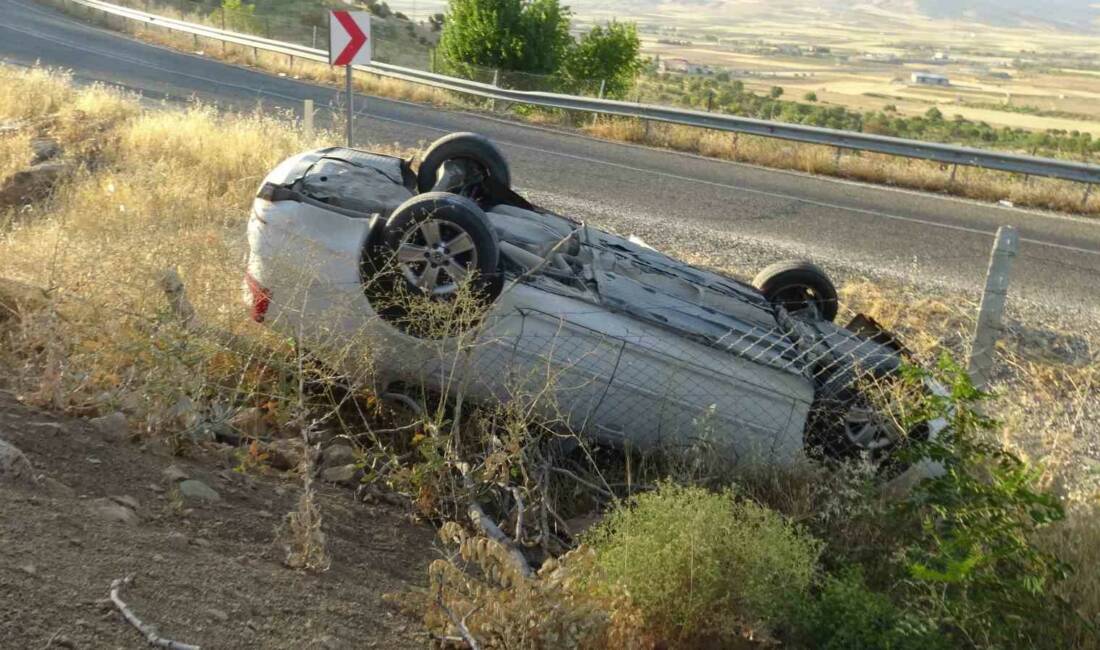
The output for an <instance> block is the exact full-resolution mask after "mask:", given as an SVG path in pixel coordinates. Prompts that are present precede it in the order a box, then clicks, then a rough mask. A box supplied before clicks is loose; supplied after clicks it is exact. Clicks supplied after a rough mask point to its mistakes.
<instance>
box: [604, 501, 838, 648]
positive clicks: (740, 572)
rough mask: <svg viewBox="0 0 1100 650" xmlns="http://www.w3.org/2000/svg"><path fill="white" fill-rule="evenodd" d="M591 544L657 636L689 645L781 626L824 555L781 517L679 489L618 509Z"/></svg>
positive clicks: (609, 575) (611, 579)
mask: <svg viewBox="0 0 1100 650" xmlns="http://www.w3.org/2000/svg"><path fill="white" fill-rule="evenodd" d="M586 541H587V542H588V543H589V544H590V545H591V546H592V548H593V549H594V550H595V553H596V562H595V564H596V567H597V569H598V570H599V571H600V572H601V575H600V576H599V578H600V580H603V581H606V583H605V584H607V583H610V584H617V585H621V586H622V587H624V588H625V590H626V592H627V593H628V594H629V595H630V598H631V600H632V601H633V602H634V604H635V605H636V606H637V607H638V608H639V609H640V610H641V611H642V613H643V614H644V616H645V618H646V621H647V623H648V624H650V625H651V626H652V627H653V629H654V632H655V633H657V634H661V635H663V636H665V637H666V638H669V639H670V640H679V641H685V640H690V639H693V638H694V639H699V638H713V637H716V636H717V637H729V636H731V635H734V634H736V633H737V631H738V629H739V626H741V625H749V626H753V625H763V626H765V627H766V626H769V625H772V624H775V623H777V622H779V621H781V620H782V619H783V618H784V616H785V614H786V613H787V612H788V611H789V607H790V603H792V602H797V600H798V599H799V598H800V596H801V595H802V594H803V593H805V592H806V590H807V589H808V587H809V585H810V583H811V580H812V578H813V575H814V567H815V564H816V561H817V557H818V554H819V553H820V550H821V545H820V543H819V542H818V541H817V540H815V539H813V538H812V537H810V536H809V535H808V534H806V533H805V532H804V531H803V530H802V529H801V528H800V527H799V526H797V525H794V524H792V523H791V522H789V521H788V520H787V519H786V518H784V517H783V516H782V515H780V514H778V513H776V512H774V511H772V510H769V509H767V508H765V507H763V506H760V505H757V504H756V503H753V502H750V501H744V500H739V499H737V498H735V497H734V495H733V494H732V493H731V492H729V491H727V492H722V493H713V492H708V491H707V490H704V489H701V488H695V487H684V486H679V485H675V484H672V483H663V484H661V485H660V486H659V487H658V489H657V490H655V491H653V492H650V493H647V494H643V495H641V496H638V497H637V498H635V499H634V500H633V502H632V503H630V504H628V505H624V506H623V507H620V508H618V509H616V510H615V511H613V512H612V513H611V514H609V515H608V517H607V518H606V519H605V520H604V521H603V522H602V523H601V524H600V525H599V526H598V527H597V528H596V529H595V530H594V531H593V532H591V533H590V534H589V535H588V536H587V538H586Z"/></svg>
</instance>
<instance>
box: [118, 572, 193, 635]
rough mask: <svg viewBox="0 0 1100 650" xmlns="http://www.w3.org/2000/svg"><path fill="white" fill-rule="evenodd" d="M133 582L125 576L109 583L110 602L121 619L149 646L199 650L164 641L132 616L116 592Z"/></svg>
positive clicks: (155, 632)
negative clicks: (131, 626) (142, 637)
mask: <svg viewBox="0 0 1100 650" xmlns="http://www.w3.org/2000/svg"><path fill="white" fill-rule="evenodd" d="M133 580H134V577H133V576H126V577H125V578H117V579H115V580H113V581H112V582H111V602H113V603H114V604H115V607H117V608H118V611H120V612H122V616H123V618H125V619H126V621H127V622H128V623H129V624H130V625H133V626H134V627H135V628H137V631H138V632H141V634H142V635H143V636H144V637H145V640H146V641H148V642H149V645H151V646H154V647H157V648H168V649H169V650H200V648H199V646H197V645H190V644H187V643H180V642H179V641H172V640H171V639H165V638H164V637H162V636H160V635H158V634H157V629H156V628H155V627H153V626H152V625H149V624H148V623H143V622H142V621H141V619H140V618H138V617H137V616H136V615H135V614H134V612H133V610H131V609H130V608H129V607H127V605H126V603H124V602H122V598H120V597H119V595H118V592H119V590H120V589H121V588H122V585H128V584H130V583H131V582H133Z"/></svg>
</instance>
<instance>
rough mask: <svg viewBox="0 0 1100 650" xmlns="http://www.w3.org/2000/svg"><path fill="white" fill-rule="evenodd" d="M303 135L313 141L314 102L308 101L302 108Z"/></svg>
mask: <svg viewBox="0 0 1100 650" xmlns="http://www.w3.org/2000/svg"><path fill="white" fill-rule="evenodd" d="M302 135H303V136H305V139H306V140H313V100H312V99H307V100H306V101H305V103H304V105H303V106H302Z"/></svg>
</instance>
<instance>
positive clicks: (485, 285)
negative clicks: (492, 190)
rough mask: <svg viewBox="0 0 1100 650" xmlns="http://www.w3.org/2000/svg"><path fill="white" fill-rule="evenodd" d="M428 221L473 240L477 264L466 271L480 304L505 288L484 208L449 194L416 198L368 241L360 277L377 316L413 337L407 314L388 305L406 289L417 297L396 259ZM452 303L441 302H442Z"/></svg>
mask: <svg viewBox="0 0 1100 650" xmlns="http://www.w3.org/2000/svg"><path fill="white" fill-rule="evenodd" d="M429 219H434V220H437V221H443V222H450V223H451V224H454V225H455V226H457V227H458V228H460V229H461V230H462V231H464V232H466V233H467V234H468V235H469V237H470V239H471V240H472V242H473V246H474V250H475V251H476V252H477V255H476V258H477V260H476V264H475V265H474V266H473V268H472V269H468V270H473V271H476V273H477V275H476V276H475V279H474V282H475V283H476V284H475V286H474V291H475V292H476V294H477V295H478V298H479V299H481V300H482V301H484V302H486V303H488V302H491V301H492V300H494V299H495V298H496V297H497V296H498V295H500V291H501V288H502V286H503V282H502V278H501V276H500V274H499V273H498V265H499V263H500V243H499V241H498V240H497V236H496V233H495V232H494V231H493V229H492V227H491V226H490V225H489V219H488V217H486V216H485V213H484V212H482V210H481V208H479V207H478V206H477V205H476V204H475V203H474V202H473V201H470V200H469V199H466V198H464V197H461V196H458V195H455V194H448V193H446V192H429V193H427V194H420V195H417V196H414V197H412V198H411V199H409V200H408V201H405V202H404V203H402V204H401V205H400V206H398V207H397V209H396V210H394V211H393V214H392V215H390V218H389V219H388V220H387V221H386V223H385V225H384V227H383V228H382V229H381V230H380V231H379V230H375V231H374V232H372V234H371V236H370V237H368V241H367V245H366V246H365V247H364V250H363V260H362V264H361V271H360V275H361V278H362V280H363V283H364V292H365V293H366V296H367V299H368V300H369V301H370V302H371V303H372V307H373V308H374V309H375V311H376V312H377V313H378V314H379V315H380V316H382V317H383V318H385V319H386V320H389V321H391V322H395V323H396V324H398V325H399V326H401V327H402V328H403V329H405V330H406V331H408V332H410V333H413V334H418V333H417V332H416V331H415V324H409V323H404V320H405V310H404V309H403V308H402V307H401V306H400V305H398V304H393V303H392V302H390V301H392V300H393V298H394V297H396V296H398V295H399V292H400V291H401V290H402V289H403V290H405V291H418V289H417V288H416V287H414V286H413V285H411V284H410V283H409V282H408V280H407V279H406V278H405V276H404V275H403V274H402V273H401V271H400V269H399V268H398V267H397V264H396V254H397V250H398V247H399V246H400V245H401V243H402V242H403V241H404V239H405V237H406V235H408V233H409V232H410V230H411V229H413V228H415V227H417V226H419V225H420V224H422V223H423V222H425V221H427V220H429ZM379 238H380V239H381V240H382V241H381V242H379V241H378V239H379ZM371 240H374V241H371ZM449 298H450V297H449V296H442V297H439V298H438V299H440V300H447V299H449ZM387 303H389V304H387ZM418 335H419V334H418Z"/></svg>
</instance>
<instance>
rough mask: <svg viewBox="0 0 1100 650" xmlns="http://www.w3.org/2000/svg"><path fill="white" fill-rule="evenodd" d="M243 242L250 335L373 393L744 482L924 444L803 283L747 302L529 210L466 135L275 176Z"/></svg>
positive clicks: (491, 156)
mask: <svg viewBox="0 0 1100 650" xmlns="http://www.w3.org/2000/svg"><path fill="white" fill-rule="evenodd" d="M248 241H249V245H250V256H249V261H248V271H247V276H246V285H247V299H248V301H249V304H250V307H251V309H252V316H253V318H254V319H255V320H257V321H262V322H265V323H267V324H269V325H270V326H271V327H273V328H276V329H277V330H279V331H281V332H283V333H285V334H288V335H291V336H295V337H298V338H299V339H300V340H301V341H302V342H303V345H306V346H309V347H310V348H311V349H313V350H314V351H315V352H316V353H317V354H318V355H320V356H321V357H322V358H323V359H325V360H326V361H329V362H331V363H334V364H340V365H343V366H345V367H346V366H348V365H349V364H350V365H353V366H354V365H359V366H360V367H362V368H368V367H369V368H370V369H371V373H372V374H373V376H375V377H376V378H377V380H378V381H379V382H380V383H381V384H382V385H383V387H384V386H385V385H392V384H401V385H403V386H404V387H406V389H408V388H409V387H416V388H419V389H426V390H430V391H437V392H441V393H443V392H448V393H450V394H453V392H454V390H453V387H454V386H457V385H462V386H463V387H464V388H463V393H462V394H463V396H464V397H467V398H469V399H471V400H474V401H481V402H487V401H489V400H509V399H518V398H519V396H521V395H527V396H530V395H532V394H538V395H540V397H541V398H542V399H543V400H544V401H545V403H546V404H548V405H550V406H546V407H545V408H544V409H543V410H545V411H548V412H550V411H552V413H553V415H554V416H555V417H557V418H560V422H561V425H562V426H563V428H564V427H567V428H568V429H570V430H572V431H574V432H577V433H580V434H582V435H585V436H588V437H590V438H592V439H595V440H597V441H600V442H603V443H611V444H614V445H619V446H623V445H630V446H632V447H634V448H643V449H644V448H654V447H676V446H686V445H693V444H697V443H698V442H699V441H700V439H705V440H706V442H707V444H710V445H713V447H714V448H715V449H716V451H717V453H722V454H726V455H727V456H728V458H729V459H730V462H731V463H739V464H746V465H767V464H775V463H778V464H783V463H793V462H796V461H798V460H800V459H804V458H805V457H806V456H807V454H815V453H821V454H823V455H825V456H829V457H838V458H848V457H853V456H862V457H865V458H869V459H871V460H874V461H881V460H883V459H885V458H887V457H888V455H889V452H890V451H891V450H892V449H894V448H895V447H896V446H897V444H898V443H899V442H900V439H901V438H904V437H907V436H911V437H916V438H925V437H927V436H929V435H934V434H935V433H936V430H937V428H938V427H939V426H941V425H942V423H920V424H919V425H917V426H916V427H914V428H912V429H910V430H909V431H902V430H900V429H899V427H898V426H897V424H896V423H895V422H893V421H891V418H890V417H889V415H888V414H885V413H883V409H882V408H880V407H877V406H876V404H877V402H876V400H873V399H869V397H868V396H867V395H866V392H865V390H864V387H865V386H866V381H867V380H868V379H885V380H886V381H889V378H890V377H891V376H892V375H893V374H894V373H896V372H897V369H898V368H899V366H900V363H901V353H900V352H899V348H898V346H897V345H896V344H894V343H893V342H892V340H891V339H890V337H889V336H887V335H885V334H884V333H883V332H881V331H879V330H878V329H877V328H876V327H875V326H874V324H873V323H872V322H870V321H869V320H868V319H860V318H857V322H854V323H853V324H850V325H849V326H848V327H847V328H845V327H839V326H837V325H835V324H833V322H832V320H833V318H834V317H835V316H836V313H837V305H836V291H835V289H834V287H833V285H832V283H831V282H830V281H829V279H828V278H827V277H826V276H825V274H824V273H823V272H822V271H821V270H820V269H818V268H817V267H816V266H814V265H812V264H809V263H806V262H793V263H781V264H777V265H774V266H773V267H769V268H768V269H765V271H764V272H762V273H761V274H760V276H758V277H757V279H756V280H755V281H754V285H755V286H750V285H748V284H745V283H742V282H739V281H737V280H734V279H731V278H727V277H724V276H722V275H719V274H716V273H713V272H710V271H706V270H703V269H699V268H695V267H693V266H691V265H689V264H686V263H684V262H681V261H679V260H676V259H673V258H671V257H668V256H666V255H663V254H661V253H659V252H657V251H655V250H653V249H651V248H649V247H647V246H645V245H644V244H642V243H640V242H635V241H631V240H630V239H627V238H623V237H620V236H617V235H614V234H611V233H608V232H605V231H602V230H599V229H597V228H593V227H590V226H588V225H586V224H584V223H582V222H579V221H576V220H573V219H570V218H568V217H564V216H560V215H557V214H553V213H551V212H548V211H546V210H543V209H540V208H538V207H535V206H533V205H531V204H530V203H528V202H527V201H526V200H525V199H524V198H522V197H521V196H519V195H518V194H516V193H515V192H514V191H513V190H512V189H511V178H510V172H509V169H508V166H507V163H506V161H505V159H504V157H503V156H502V155H501V153H500V152H499V151H498V150H497V149H496V148H495V147H494V146H493V145H492V144H491V143H490V142H489V141H488V140H487V139H485V138H483V137H481V136H478V135H475V134H470V133H459V134H453V135H450V136H447V137H445V138H443V139H441V140H439V141H437V142H436V143H434V144H433V145H432V146H431V147H430V148H429V149H428V150H427V151H426V153H425V155H424V156H423V160H422V162H421V164H420V166H419V170H418V172H417V173H414V172H413V171H412V167H411V165H410V162H409V161H405V160H402V159H398V158H394V157H389V156H382V155H377V154H372V153H367V152H363V151H357V150H351V149H345V148H329V149H321V150H318V151H312V152H307V153H303V154H299V155H297V156H294V157H292V158H290V159H288V160H286V161H285V162H283V163H282V164H280V165H279V166H278V167H277V168H276V169H275V170H274V171H272V172H271V173H270V174H269V175H268V177H267V178H266V179H265V180H264V182H263V184H262V186H261V188H260V192H259V196H258V197H257V198H256V200H255V204H254V207H253V210H252V214H251V218H250V219H249V223H248ZM464 283H465V284H464ZM460 289H462V290H464V291H467V292H473V293H474V294H475V295H476V296H478V297H480V298H481V299H482V300H481V303H482V304H487V305H488V307H487V308H485V309H484V310H483V311H481V312H479V315H478V317H477V318H476V319H474V320H471V321H469V322H467V323H466V329H465V330H464V331H462V332H454V331H447V332H444V333H440V332H439V331H438V330H435V331H428V328H425V327H421V326H420V324H419V323H418V319H419V318H420V316H419V315H418V314H417V312H416V311H415V310H410V309H409V308H408V307H407V306H405V305H406V303H404V302H403V300H404V298H402V297H403V296H409V295H412V296H428V297H430V298H431V300H434V301H438V302H446V301H451V300H455V299H456V296H457V295H459V294H460ZM421 299H423V298H421ZM471 338H474V339H476V340H474V341H471V340H470V339H471ZM459 341H461V343H460V342H459Z"/></svg>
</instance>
